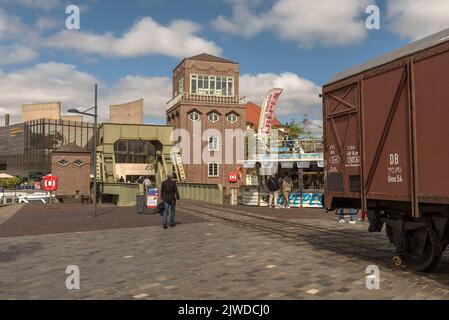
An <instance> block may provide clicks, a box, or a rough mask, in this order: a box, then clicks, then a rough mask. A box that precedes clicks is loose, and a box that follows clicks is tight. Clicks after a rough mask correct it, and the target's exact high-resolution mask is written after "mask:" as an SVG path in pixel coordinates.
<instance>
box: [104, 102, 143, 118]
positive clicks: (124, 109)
mask: <svg viewBox="0 0 449 320" xmlns="http://www.w3.org/2000/svg"><path fill="white" fill-rule="evenodd" d="M109 118H110V120H109V122H110V123H119V124H143V99H140V100H136V101H132V102H128V103H124V104H118V105H113V106H111V107H110V113H109Z"/></svg>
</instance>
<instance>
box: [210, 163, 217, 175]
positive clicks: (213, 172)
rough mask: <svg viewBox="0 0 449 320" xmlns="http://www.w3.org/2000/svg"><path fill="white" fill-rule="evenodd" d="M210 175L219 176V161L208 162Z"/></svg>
mask: <svg viewBox="0 0 449 320" xmlns="http://www.w3.org/2000/svg"><path fill="white" fill-rule="evenodd" d="M208 176H209V177H218V176H219V172H218V163H216V162H212V163H209V164H208Z"/></svg>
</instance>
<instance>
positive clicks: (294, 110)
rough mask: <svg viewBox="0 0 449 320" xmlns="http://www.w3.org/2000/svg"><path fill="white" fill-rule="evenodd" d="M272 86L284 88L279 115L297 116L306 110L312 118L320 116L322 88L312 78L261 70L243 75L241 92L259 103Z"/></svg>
mask: <svg viewBox="0 0 449 320" xmlns="http://www.w3.org/2000/svg"><path fill="white" fill-rule="evenodd" d="M272 88H282V89H284V92H283V93H282V96H281V98H280V99H279V106H278V108H277V111H276V115H277V116H279V117H288V116H290V117H292V118H296V119H298V117H301V116H302V115H303V114H304V113H307V114H308V115H310V116H311V117H312V119H314V118H315V119H317V118H321V99H320V98H319V96H318V95H319V94H320V93H321V88H320V87H319V86H317V85H316V84H315V83H313V82H312V81H310V80H307V79H304V78H301V77H300V76H298V75H297V74H294V73H290V72H285V73H281V74H275V73H261V74H257V75H251V74H244V75H242V76H240V94H241V95H242V96H245V97H246V98H247V101H248V100H249V101H253V102H255V103H256V104H258V105H261V104H262V103H263V100H264V99H265V97H266V94H267V92H268V91H269V90H270V89H272Z"/></svg>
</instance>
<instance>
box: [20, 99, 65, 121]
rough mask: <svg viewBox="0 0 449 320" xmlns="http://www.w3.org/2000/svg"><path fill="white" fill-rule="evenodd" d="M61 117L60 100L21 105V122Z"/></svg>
mask: <svg viewBox="0 0 449 320" xmlns="http://www.w3.org/2000/svg"><path fill="white" fill-rule="evenodd" d="M60 117H61V102H48V103H35V104H25V105H23V106H22V122H27V121H32V120H38V119H52V120H59V119H60Z"/></svg>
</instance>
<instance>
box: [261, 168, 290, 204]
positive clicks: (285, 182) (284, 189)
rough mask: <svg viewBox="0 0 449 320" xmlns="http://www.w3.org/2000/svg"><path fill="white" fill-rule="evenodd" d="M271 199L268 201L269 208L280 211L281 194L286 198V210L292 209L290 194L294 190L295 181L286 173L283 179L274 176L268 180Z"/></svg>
mask: <svg viewBox="0 0 449 320" xmlns="http://www.w3.org/2000/svg"><path fill="white" fill-rule="evenodd" d="M267 187H268V191H269V193H270V198H269V200H268V207H273V208H275V209H279V208H280V206H279V203H278V198H279V194H280V193H281V194H282V197H283V198H284V208H286V209H290V194H291V192H292V188H293V180H292V178H291V177H290V175H289V174H287V173H284V175H283V176H282V178H280V179H279V178H278V177H277V175H276V174H274V175H272V176H271V177H270V178H269V179H268V183H267Z"/></svg>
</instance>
